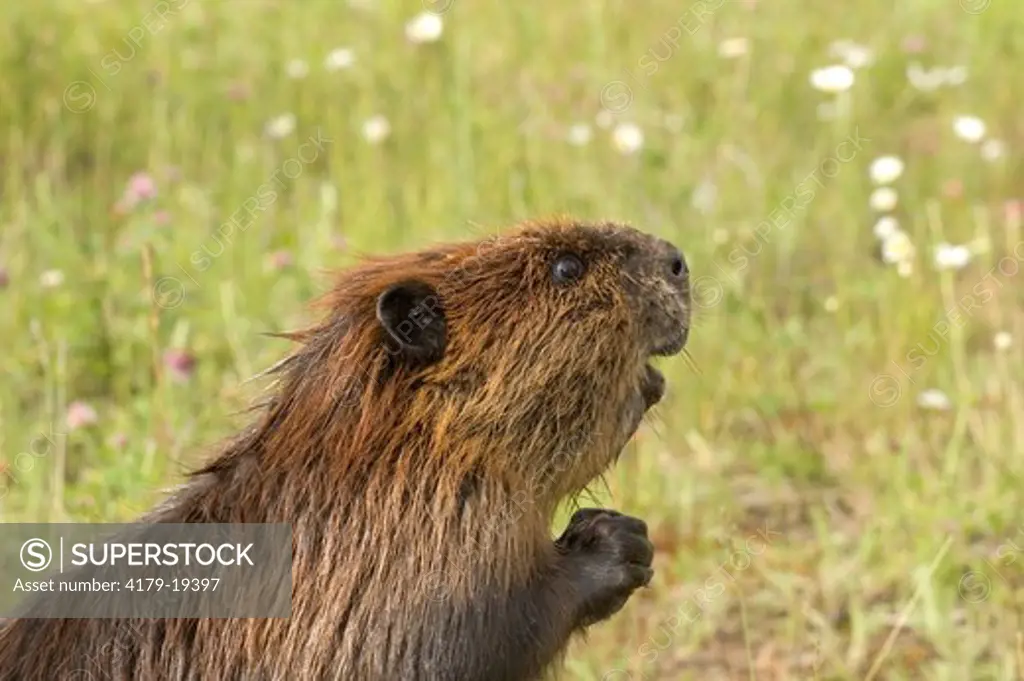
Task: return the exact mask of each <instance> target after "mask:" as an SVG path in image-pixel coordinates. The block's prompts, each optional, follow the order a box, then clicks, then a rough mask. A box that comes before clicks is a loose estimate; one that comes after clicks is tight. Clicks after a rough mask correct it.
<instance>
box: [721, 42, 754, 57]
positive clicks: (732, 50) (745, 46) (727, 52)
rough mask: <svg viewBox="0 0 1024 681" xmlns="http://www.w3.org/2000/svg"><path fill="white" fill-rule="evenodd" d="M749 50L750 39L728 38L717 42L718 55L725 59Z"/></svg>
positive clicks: (740, 55) (738, 55) (741, 54)
mask: <svg viewBox="0 0 1024 681" xmlns="http://www.w3.org/2000/svg"><path fill="white" fill-rule="evenodd" d="M749 51H750V41H749V40H747V39H746V38H728V39H726V40H723V41H722V42H720V43H719V44H718V56H719V57H723V58H725V59H735V58H736V57H742V56H743V55H745V54H747V53H748V52H749Z"/></svg>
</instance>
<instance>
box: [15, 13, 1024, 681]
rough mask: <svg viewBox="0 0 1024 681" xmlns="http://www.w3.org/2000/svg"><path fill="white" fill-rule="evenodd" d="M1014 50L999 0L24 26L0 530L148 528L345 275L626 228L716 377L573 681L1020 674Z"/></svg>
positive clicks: (1021, 171) (678, 367) (678, 365)
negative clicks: (676, 251) (486, 241)
mask: <svg viewBox="0 0 1024 681" xmlns="http://www.w3.org/2000/svg"><path fill="white" fill-rule="evenodd" d="M1022 57H1024V13H1022V12H1020V11H1019V8H1018V7H1017V6H1016V4H1015V3H1013V2H991V0H959V1H958V0H913V1H908V2H901V3H896V4H893V3H888V2H881V1H874V0H865V1H863V2H859V3H855V4H854V3H838V2H837V3H827V2H811V1H810V0H695V1H692V2H691V1H690V0H683V1H682V2H667V1H663V0H653V1H651V2H645V3H635V2H626V1H625V0H590V1H586V2H581V3H577V4H573V3H561V4H559V3H540V2H509V3H500V2H467V1H465V0H436V1H435V2H424V3H420V2H416V1H415V0H409V1H401V2H398V1H383V0H359V1H356V0H350V1H349V2H347V3H346V2H342V1H341V0H332V1H330V2H328V1H326V0H323V1H321V0H307V1H306V2H284V1H283V0H141V1H140V0H36V2H32V3H7V4H6V5H5V6H4V8H3V9H0V335H2V337H3V338H4V339H5V340H4V348H3V352H2V353H0V376H2V379H0V387H2V390H0V520H2V521H5V522H16V521H29V520H34V521H44V520H46V521H58V520H70V521H85V520H108V521H114V520H128V519H131V518H133V517H135V516H137V515H138V514H140V513H141V512H143V511H144V510H146V509H147V508H148V507H149V506H150V505H151V504H153V503H155V502H156V501H158V500H159V499H160V498H161V495H162V492H161V490H162V489H165V488H167V487H168V486H170V485H172V484H174V483H176V482H177V481H179V480H180V476H181V475H182V473H183V472H184V471H186V470H187V469H188V468H190V467H191V466H193V465H195V464H196V463H197V462H198V461H200V460H202V458H203V457H205V456H207V455H208V454H209V453H210V452H211V450H213V449H214V448H215V447H216V446H217V444H218V443H219V442H220V441H221V439H222V438H224V437H226V436H228V435H230V434H231V433H232V432H233V431H234V430H236V429H238V428H240V427H242V426H243V425H244V424H245V423H246V422H247V420H248V418H249V417H248V416H246V415H245V414H242V413H241V411H242V410H243V409H245V408H246V407H248V406H249V405H250V404H251V402H252V400H253V398H254V397H255V396H256V395H258V393H259V389H260V387H261V386H260V385H259V382H258V381H257V382H253V383H247V382H246V381H247V379H249V378H251V377H253V376H254V375H255V374H257V373H258V372H259V371H261V370H263V369H265V368H267V367H269V366H270V365H271V364H273V363H274V362H275V361H276V360H277V359H279V358H281V357H282V356H283V355H284V354H285V353H286V352H287V351H288V349H289V347H288V345H287V343H286V342H285V341H282V340H280V339H273V338H268V337H266V336H264V335H262V334H265V333H267V332H277V331H284V330H291V329H295V328H298V327H301V326H303V325H304V324H305V323H307V322H309V321H310V320H311V319H312V317H311V313H310V312H309V309H308V307H307V303H308V301H309V300H310V299H311V298H313V297H314V296H316V294H318V293H319V292H321V291H323V290H324V288H325V286H326V285H327V283H328V281H329V277H328V273H329V272H330V271H331V270H334V269H338V268H343V267H346V266H348V265H350V264H352V263H353V262H355V261H356V259H357V258H358V257H359V256H360V255H361V254H367V253H380V252H392V251H399V250H409V249H417V248H422V247H427V246H429V245H430V244H433V243H436V242H439V241H442V240H451V239H459V240H461V239H478V238H484V237H486V236H489V235H493V234H495V233H496V232H497V231H498V230H500V229H503V228H506V227H508V226H511V225H513V224H514V223H516V222H517V221H520V220H522V219H526V218H536V217H544V216H550V215H553V214H556V213H571V214H573V215H575V216H577V217H580V218H588V219H616V220H623V221H628V222H631V223H633V224H634V225H636V226H638V227H640V228H642V229H644V230H646V231H650V232H654V233H657V234H659V235H662V236H665V237H667V238H670V239H672V240H673V241H675V242H676V243H677V244H679V245H680V246H681V247H682V248H683V249H684V250H685V251H686V253H687V256H688V259H689V262H690V266H691V269H692V272H693V277H694V288H695V296H696V301H695V306H696V310H695V315H696V320H695V322H694V330H693V332H692V333H691V336H690V337H691V343H690V353H691V355H692V358H693V363H692V366H691V365H688V364H687V363H686V362H684V361H682V360H680V359H675V360H668V361H665V362H663V363H662V364H663V368H664V369H665V371H666V373H667V374H668V377H669V383H670V393H669V395H668V397H667V399H666V400H665V402H663V404H662V405H661V406H660V407H659V409H658V411H657V414H656V417H655V418H654V419H652V422H651V423H650V424H649V425H648V426H645V427H644V428H643V429H642V430H641V432H640V433H639V434H638V436H637V438H636V442H635V444H633V445H631V447H630V450H631V451H629V452H627V454H626V455H625V456H624V457H623V459H622V461H621V463H620V465H619V466H618V467H617V468H616V470H614V471H613V472H612V473H611V474H610V475H609V476H608V485H607V488H601V489H600V490H598V492H597V493H596V495H597V499H595V501H598V502H601V503H609V504H611V505H613V506H614V507H615V508H619V509H622V510H624V511H627V512H629V513H631V514H633V515H638V516H641V517H643V518H645V519H646V520H647V521H648V523H649V525H650V527H651V532H652V534H653V536H654V539H655V541H656V544H657V548H658V555H657V558H656V565H655V567H656V570H657V572H656V578H655V582H654V585H653V588H652V589H649V590H646V591H644V592H643V593H642V594H640V595H638V596H637V597H636V598H634V599H633V600H632V601H631V604H630V605H629V607H627V608H626V609H625V610H624V611H623V613H622V614H621V615H620V616H618V617H617V618H615V619H613V620H612V621H611V622H609V623H608V624H606V625H604V626H602V627H598V628H596V629H595V630H594V631H593V632H592V633H591V634H590V635H589V638H588V640H587V641H586V642H584V643H581V644H580V645H578V646H576V647H574V648H573V650H572V651H571V654H570V657H569V660H568V664H569V669H568V678H573V679H604V680H607V681H632V680H639V679H672V680H675V679H702V680H708V679H711V680H717V679H758V680H762V681H763V680H768V679H858V680H859V681H863V680H868V681H870V680H871V679H892V680H896V679H937V680H943V679H949V680H956V681H963V679H976V680H986V679H992V680H996V679H998V680H1009V679H1020V678H1024V638H1022V634H1021V633H1020V632H1021V626H1022V622H1021V612H1022V611H1021V604H1022V601H1021V589H1020V586H1021V585H1022V583H1024V580H1022V572H1021V565H1022V562H1024V556H1022V555H1021V550H1022V549H1021V547H1024V514H1022V513H1021V495H1020V491H1021V474H1022V472H1024V461H1022V452H1021V445H1022V444H1024V425H1021V420H1020V419H1021V414H1024V392H1022V387H1021V382H1020V378H1021V376H1022V369H1024V362H1022V354H1021V350H1020V348H1021V342H1022V341H1024V336H1022V334H1024V316H1022V313H1021V311H1022V308H1021V302H1022V287H1021V281H1022V275H1021V274H1020V268H1021V262H1022V261H1024V236H1022V233H1021V224H1022V214H1024V203H1022V198H1024V190H1022V179H1024V165H1022V162H1021V159H1022V157H1021V148H1022V145H1024V119H1022V117H1021V116H1020V115H1019V108H1020V106H1021V100H1022V94H1024V82H1022V81H1021V67H1022V65H1024V63H1022Z"/></svg>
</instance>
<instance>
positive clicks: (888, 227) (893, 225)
mask: <svg viewBox="0 0 1024 681" xmlns="http://www.w3.org/2000/svg"><path fill="white" fill-rule="evenodd" d="M898 231H900V223H899V221H898V220H897V219H896V218H894V217H892V216H891V215H883V216H882V217H880V218H878V222H876V223H875V229H874V232H875V238H877V239H881V240H884V239H888V238H889V237H891V236H893V235H894V234H896V232H898Z"/></svg>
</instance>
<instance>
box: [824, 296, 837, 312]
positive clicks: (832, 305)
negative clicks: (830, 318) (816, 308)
mask: <svg viewBox="0 0 1024 681" xmlns="http://www.w3.org/2000/svg"><path fill="white" fill-rule="evenodd" d="M838 309H839V299H838V298H836V297H835V296H829V297H828V298H826V299H825V312H835V311H836V310H838Z"/></svg>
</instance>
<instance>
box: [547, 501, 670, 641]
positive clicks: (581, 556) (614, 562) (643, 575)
mask: <svg viewBox="0 0 1024 681" xmlns="http://www.w3.org/2000/svg"><path fill="white" fill-rule="evenodd" d="M555 546H556V547H557V548H558V549H559V551H560V552H561V554H562V559H563V561H564V567H565V569H566V572H567V573H568V575H567V576H568V577H569V579H570V580H571V581H572V585H573V587H574V590H575V591H576V593H577V595H578V596H579V599H580V602H579V611H578V617H579V625H580V626H588V625H591V624H594V623H595V622H599V621H601V620H604V619H607V618H608V617H611V616H612V615H614V614H615V613H616V612H618V611H619V610H620V609H621V608H622V606H623V605H625V604H626V601H627V600H629V597H630V596H631V595H632V593H633V592H634V591H635V590H636V589H638V588H639V587H641V586H646V585H647V583H648V582H650V581H651V576H652V575H653V574H654V571H653V570H652V569H651V560H652V559H653V558H654V546H653V545H652V544H651V542H650V540H649V539H648V538H647V524H646V523H644V521H642V520H640V519H639V518H632V517H630V516H626V515H622V514H621V513H617V512H616V511H610V510H607V509H598V508H585V509H581V510H579V511H576V513H574V514H573V516H572V518H571V519H570V520H569V526H568V527H567V528H566V530H565V532H564V533H563V534H562V536H561V537H559V538H558V539H557V540H556V541H555Z"/></svg>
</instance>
